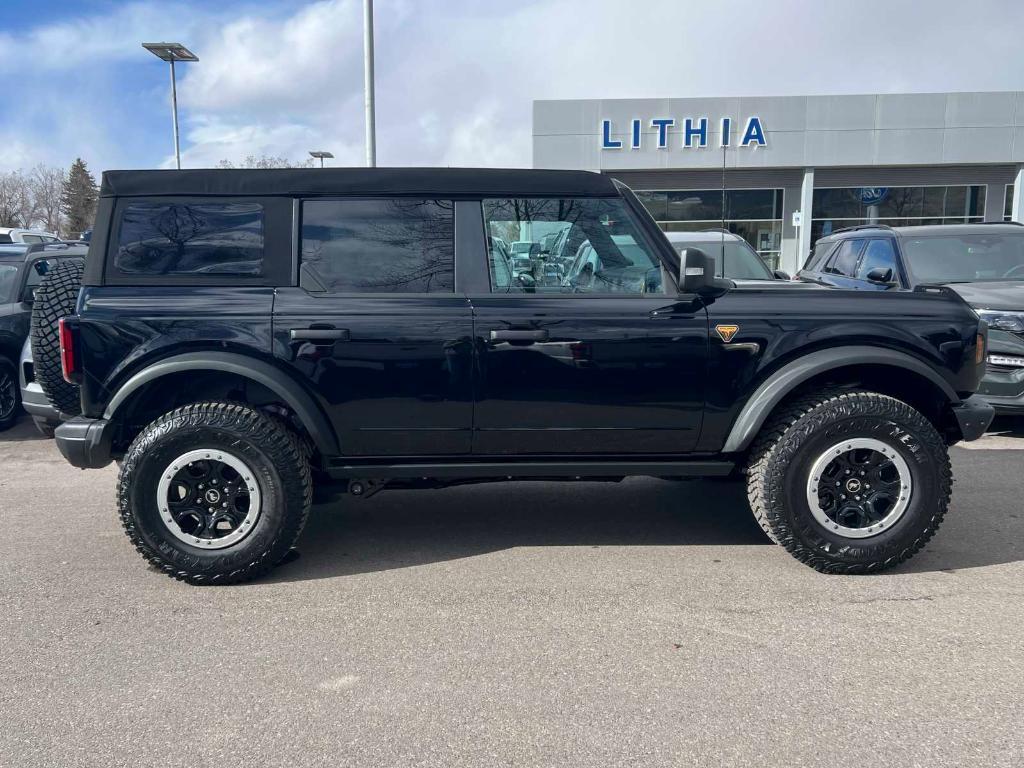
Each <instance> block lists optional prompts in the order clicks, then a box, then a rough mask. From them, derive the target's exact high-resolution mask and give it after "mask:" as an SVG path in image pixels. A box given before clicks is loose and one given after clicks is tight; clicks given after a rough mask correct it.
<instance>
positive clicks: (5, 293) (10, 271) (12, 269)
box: [0, 264, 18, 304]
mask: <svg viewBox="0 0 1024 768" xmlns="http://www.w3.org/2000/svg"><path fill="white" fill-rule="evenodd" d="M17 285H18V268H17V267H16V266H15V265H13V264H0V304H7V303H8V302H11V301H13V300H14V299H13V296H14V291H15V288H16V286H17Z"/></svg>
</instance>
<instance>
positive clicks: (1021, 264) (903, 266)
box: [797, 223, 1024, 413]
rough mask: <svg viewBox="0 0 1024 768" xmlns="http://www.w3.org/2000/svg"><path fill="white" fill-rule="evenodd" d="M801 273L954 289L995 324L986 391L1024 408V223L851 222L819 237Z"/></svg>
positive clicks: (859, 282)
mask: <svg viewBox="0 0 1024 768" xmlns="http://www.w3.org/2000/svg"><path fill="white" fill-rule="evenodd" d="M797 276H798V277H799V278H800V279H801V280H807V281H811V282H814V283H819V284H826V285H834V286H838V287H841V288H854V289H858V290H869V291H890V290H910V289H913V288H916V287H917V286H920V285H946V286H949V287H950V288H952V289H953V290H954V291H956V292H957V293H959V294H960V295H961V296H962V297H963V298H964V299H965V300H966V301H967V303H968V304H970V305H971V307H973V308H974V310H975V311H976V312H977V313H978V315H979V316H980V317H981V319H982V320H985V321H986V322H987V323H988V326H989V330H990V337H989V353H988V373H987V375H986V376H985V378H984V379H983V380H982V382H981V386H980V387H979V389H978V393H979V395H981V396H982V397H984V399H985V400H987V401H988V402H989V403H991V404H992V405H993V406H995V408H996V410H997V411H999V412H1001V413H1024V226H1021V225H1020V224H1016V223H1007V224H1004V223H994V224H946V225H942V226H924V227H886V226H879V225H863V226H859V227H852V228H850V229H843V230H839V231H838V232H835V233H833V234H831V235H829V236H828V237H823V238H821V239H820V240H818V242H817V243H816V244H815V246H814V252H813V253H812V254H811V256H810V258H809V259H808V260H807V263H806V264H805V265H804V268H803V269H802V270H801V271H800V272H799V273H798V275H797Z"/></svg>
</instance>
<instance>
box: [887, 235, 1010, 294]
mask: <svg viewBox="0 0 1024 768" xmlns="http://www.w3.org/2000/svg"><path fill="white" fill-rule="evenodd" d="M902 245H903V255H904V258H905V260H906V262H907V265H908V266H909V267H910V271H911V273H912V274H913V275H914V280H915V282H918V283H973V282H979V281H982V280H1024V232H1021V233H1020V234H1017V233H1013V234H1008V233H992V234H987V233H982V234H962V235H952V234H951V235H939V236H937V237H905V238H904V239H903V240H902Z"/></svg>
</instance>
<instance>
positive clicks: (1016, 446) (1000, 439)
mask: <svg viewBox="0 0 1024 768" xmlns="http://www.w3.org/2000/svg"><path fill="white" fill-rule="evenodd" d="M957 447H958V448H966V449H967V450H969V451H1024V437H1009V436H1007V435H1000V434H988V435H982V436H981V437H980V438H978V439H977V440H974V441H972V442H970V443H957Z"/></svg>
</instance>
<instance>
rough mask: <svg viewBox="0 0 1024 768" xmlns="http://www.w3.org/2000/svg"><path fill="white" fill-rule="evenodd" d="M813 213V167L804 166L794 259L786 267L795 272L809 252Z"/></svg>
mask: <svg viewBox="0 0 1024 768" xmlns="http://www.w3.org/2000/svg"><path fill="white" fill-rule="evenodd" d="M813 215H814V169H813V168H804V182H803V184H802V185H801V186H800V237H799V239H798V240H797V249H796V259H795V262H794V263H793V264H791V265H790V267H789V268H787V270H786V271H787V272H788V271H792V273H793V274H796V273H797V272H798V271H799V270H800V268H801V267H802V266H803V265H804V262H805V261H806V260H807V256H808V255H809V254H810V252H811V217H812V216H813Z"/></svg>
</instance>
